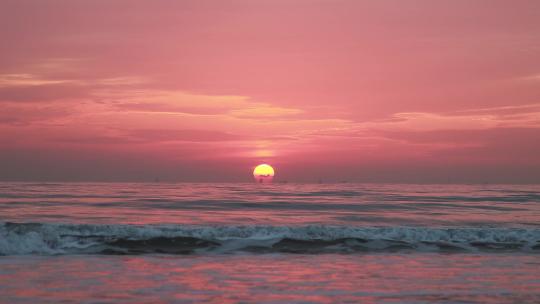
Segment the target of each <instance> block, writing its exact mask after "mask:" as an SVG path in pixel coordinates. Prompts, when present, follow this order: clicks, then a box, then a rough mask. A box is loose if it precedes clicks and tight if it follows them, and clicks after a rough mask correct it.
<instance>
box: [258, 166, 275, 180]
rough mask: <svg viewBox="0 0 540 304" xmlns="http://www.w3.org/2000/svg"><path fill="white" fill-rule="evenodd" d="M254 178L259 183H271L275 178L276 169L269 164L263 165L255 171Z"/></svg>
mask: <svg viewBox="0 0 540 304" xmlns="http://www.w3.org/2000/svg"><path fill="white" fill-rule="evenodd" d="M253 177H254V178H255V180H256V181H257V182H259V183H265V182H271V181H272V180H273V178H274V168H272V166H270V165H268V164H261V165H258V166H257V167H255V169H254V170H253Z"/></svg>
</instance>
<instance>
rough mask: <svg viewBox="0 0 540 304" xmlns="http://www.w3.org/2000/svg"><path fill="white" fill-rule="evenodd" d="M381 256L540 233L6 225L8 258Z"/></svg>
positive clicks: (486, 244)
mask: <svg viewBox="0 0 540 304" xmlns="http://www.w3.org/2000/svg"><path fill="white" fill-rule="evenodd" d="M373 251H403V252H418V251H436V252H440V251H442V252H454V251H457V252H475V251H492V252H501V251H504V252H508V251H511V252H540V229H536V228H468V227H460V228H432V227H356V226H327V225H308V226H190V225H141V226H138V225H89V224H51V223H10V222H0V255H28V254H41V255H57V254H149V253H166V254H203V253H230V252H252V253H268V252H283V253H311V254H313V253H353V252H373Z"/></svg>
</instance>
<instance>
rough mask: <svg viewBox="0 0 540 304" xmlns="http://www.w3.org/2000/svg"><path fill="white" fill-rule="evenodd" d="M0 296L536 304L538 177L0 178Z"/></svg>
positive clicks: (25, 299) (539, 287) (22, 299)
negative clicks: (377, 180) (480, 180)
mask: <svg viewBox="0 0 540 304" xmlns="http://www.w3.org/2000/svg"><path fill="white" fill-rule="evenodd" d="M0 302H2V303H38V302H39V303H71V302H72V303H81V302H87V303H117V302H122V303H159V302H170V303H200V302H215V303H339V302H348V303H538V302H540V186H538V185H520V186H517V185H395V184H353V183H346V184H278V183H274V184H263V185H260V184H185V183H148V184H144V183H0Z"/></svg>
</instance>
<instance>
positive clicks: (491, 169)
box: [0, 0, 540, 183]
mask: <svg viewBox="0 0 540 304" xmlns="http://www.w3.org/2000/svg"><path fill="white" fill-rule="evenodd" d="M0 37H1V38H2V44H1V46H0V179H1V180H73V181H79V180H96V181H109V180H118V181H123V180H125V181H139V180H140V181H147V180H153V179H154V178H156V177H158V178H160V179H161V180H170V181H250V180H251V170H252V168H253V167H254V166H255V165H257V164H259V163H265V162H266V163H270V164H272V165H273V166H274V167H275V169H276V180H281V181H284V180H287V181H291V182H292V181H318V180H319V179H322V180H324V181H343V180H348V181H364V182H414V183H416V182H420V183H422V182H457V183H459V182H512V183H520V182H540V2H538V1H536V0H533V1H506V0H505V1H496V0H489V1H469V0H467V1H430V0H429V1H428V0H426V1H421V0H414V1H413V0H411V1H397V0H395V1H390V0H383V1H339V0H338V1H330V0H325V1H317V0H309V1H308V0H306V1H301V0H294V1H283V0H272V1H250V0H246V1H204V0H197V1H137V0H132V1H128V0H126V1H104V0H92V1H68V0H65V1H37V0H36V1H28V0H7V1H2V2H1V3H0Z"/></svg>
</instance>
